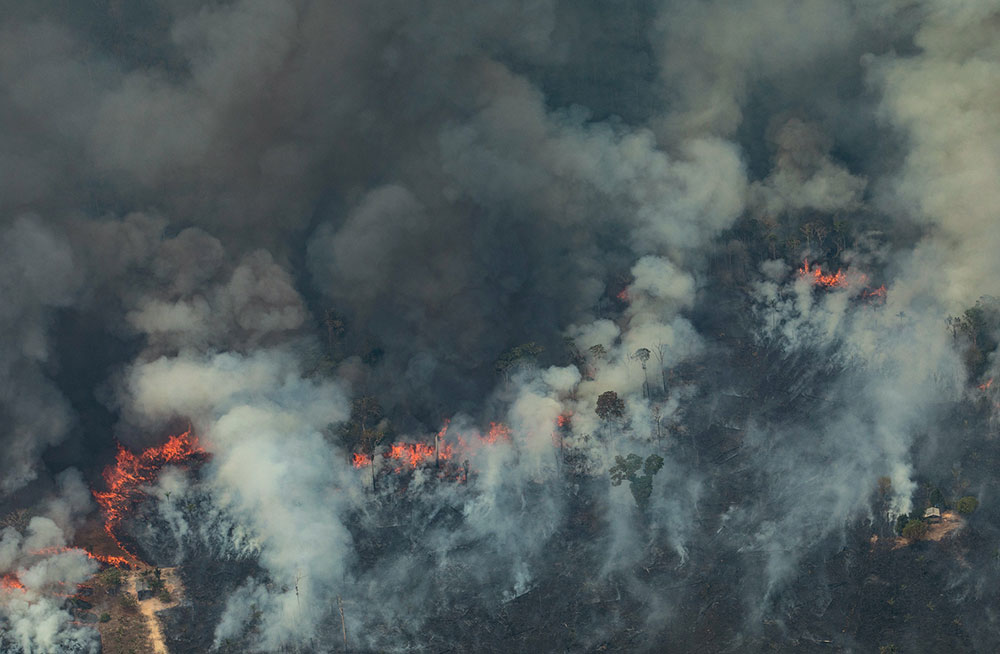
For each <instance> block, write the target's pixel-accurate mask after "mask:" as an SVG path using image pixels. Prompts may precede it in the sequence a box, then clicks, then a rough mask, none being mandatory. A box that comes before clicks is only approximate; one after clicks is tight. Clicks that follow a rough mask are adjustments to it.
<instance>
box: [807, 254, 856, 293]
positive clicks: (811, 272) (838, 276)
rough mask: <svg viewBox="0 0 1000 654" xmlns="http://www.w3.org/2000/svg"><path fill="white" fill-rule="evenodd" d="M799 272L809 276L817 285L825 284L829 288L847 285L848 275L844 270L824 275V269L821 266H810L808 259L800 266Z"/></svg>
mask: <svg viewBox="0 0 1000 654" xmlns="http://www.w3.org/2000/svg"><path fill="white" fill-rule="evenodd" d="M798 272H799V277H802V278H809V279H810V281H811V282H812V283H813V284H815V285H817V286H825V287H827V288H841V287H844V286H847V275H846V274H844V272H843V271H842V270H837V272H836V273H834V274H832V275H830V274H827V275H824V274H823V270H822V269H821V268H820V267H819V266H816V267H815V268H810V266H809V260H808V259H806V260H805V261H804V262H803V264H802V267H801V268H799V270H798Z"/></svg>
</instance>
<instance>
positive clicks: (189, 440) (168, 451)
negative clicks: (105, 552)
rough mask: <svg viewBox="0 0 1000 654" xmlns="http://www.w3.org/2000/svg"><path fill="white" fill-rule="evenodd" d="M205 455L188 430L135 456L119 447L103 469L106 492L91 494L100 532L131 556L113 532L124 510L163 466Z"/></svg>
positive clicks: (115, 561)
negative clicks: (99, 515) (101, 523)
mask: <svg viewBox="0 0 1000 654" xmlns="http://www.w3.org/2000/svg"><path fill="white" fill-rule="evenodd" d="M205 455H206V452H205V450H204V449H202V448H201V446H200V445H199V444H198V439H197V438H195V437H194V436H192V435H191V432H190V431H186V432H184V433H183V434H180V435H177V436H171V437H170V438H169V439H168V440H167V442H166V443H164V444H163V445H160V446H159V447H151V448H149V449H147V450H144V451H143V452H142V453H141V454H139V455H135V454H132V453H131V452H129V451H128V450H127V449H125V448H124V447H123V446H121V445H119V446H118V454H117V456H116V457H115V464H114V465H113V466H108V467H107V468H105V469H104V482H105V484H107V487H108V490H107V491H104V492H99V491H93V493H94V498H95V499H96V500H97V503H98V505H99V506H100V507H101V509H103V511H104V530H105V531H106V532H107V533H108V535H109V536H111V538H112V540H114V541H115V542H116V543H117V544H118V546H119V547H120V548H121V549H122V551H124V552H128V553H129V554H131V555H132V556H133V557H135V555H134V554H133V553H132V552H130V551H129V550H128V549H127V548H126V547H125V546H124V545H122V543H121V541H119V540H118V537H117V536H116V531H117V528H118V526H119V525H120V524H121V521H122V520H123V519H124V517H125V514H126V513H127V512H128V510H129V509H130V508H131V507H132V506H133V504H134V503H135V502H137V501H138V500H139V499H140V498H141V497H142V495H143V490H142V489H143V487H144V486H148V485H149V484H152V483H153V482H154V481H156V477H157V475H158V474H159V472H160V469H161V468H162V467H163V466H165V465H168V464H177V463H185V462H187V461H190V460H193V459H197V458H200V457H204V456H205ZM88 556H90V557H91V558H93V559H95V560H98V561H101V562H104V563H108V564H110V565H114V566H118V567H123V566H127V565H128V563H129V562H128V561H127V560H126V559H125V558H123V557H119V556H107V557H102V556H99V555H96V554H90V553H89V552H88ZM135 558H138V557H135Z"/></svg>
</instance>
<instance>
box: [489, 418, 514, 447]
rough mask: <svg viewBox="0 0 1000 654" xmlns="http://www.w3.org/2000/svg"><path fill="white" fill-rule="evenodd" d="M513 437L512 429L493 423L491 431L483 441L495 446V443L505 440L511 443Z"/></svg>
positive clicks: (500, 423) (499, 423)
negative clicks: (511, 436)
mask: <svg viewBox="0 0 1000 654" xmlns="http://www.w3.org/2000/svg"><path fill="white" fill-rule="evenodd" d="M510 435H511V428H510V427H508V426H507V425H505V424H503V423H502V422H491V423H490V431H489V433H487V434H486V436H483V440H484V441H486V442H487V443H489V444H490V445H493V444H494V443H496V442H498V441H501V440H504V441H509V440H510Z"/></svg>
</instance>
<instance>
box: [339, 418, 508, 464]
mask: <svg viewBox="0 0 1000 654" xmlns="http://www.w3.org/2000/svg"><path fill="white" fill-rule="evenodd" d="M448 427H449V421H447V420H446V421H445V423H444V426H443V427H442V428H441V430H440V431H439V432H438V433H437V434H436V435H435V444H434V445H428V444H427V443H404V442H399V443H393V444H392V445H390V446H389V448H388V449H387V450H385V451H384V452H383V453H382V455H381V456H382V458H383V459H384V460H387V461H394V462H395V463H396V465H395V467H394V470H395V471H396V472H401V471H402V470H403V469H404V468H410V469H414V468H419V467H420V466H422V465H425V464H428V463H435V462H441V461H449V460H452V459H455V458H456V454H458V453H461V452H463V451H464V450H467V449H468V448H469V444H468V443H467V442H466V440H465V439H464V438H463V437H462V436H461V435H458V436H456V438H457V440H458V445H457V447H456V446H455V445H453V444H452V443H447V442H445V440H444V439H445V436H446V435H447V433H448ZM478 437H479V440H480V441H481V442H482V443H485V444H488V445H493V444H496V443H498V442H500V441H510V439H511V429H510V427H508V426H506V425H504V424H503V423H499V422H491V423H490V430H489V432H487V433H486V434H478ZM463 458H467V457H463ZM372 462H373V456H372V455H369V454H364V453H361V452H354V453H353V454H352V455H351V465H353V466H354V467H355V468H357V469H361V468H363V467H365V466H368V465H371V464H372Z"/></svg>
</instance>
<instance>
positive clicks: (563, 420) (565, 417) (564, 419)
mask: <svg viewBox="0 0 1000 654" xmlns="http://www.w3.org/2000/svg"><path fill="white" fill-rule="evenodd" d="M572 418H573V414H572V413H561V414H559V416H558V417H557V418H556V424H557V425H559V426H560V427H566V428H568V427H570V425H571V419H572Z"/></svg>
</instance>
